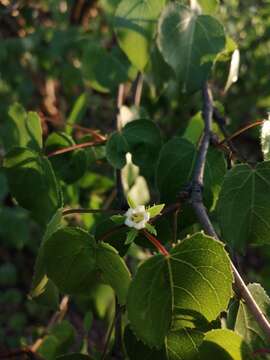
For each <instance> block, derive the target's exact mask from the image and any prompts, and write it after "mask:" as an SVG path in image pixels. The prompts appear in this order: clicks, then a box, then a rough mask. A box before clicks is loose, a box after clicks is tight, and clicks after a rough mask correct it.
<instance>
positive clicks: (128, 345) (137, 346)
mask: <svg viewBox="0 0 270 360" xmlns="http://www.w3.org/2000/svg"><path fill="white" fill-rule="evenodd" d="M124 343H125V349H126V352H127V355H128V358H129V359H130V360H142V359H143V360H152V359H155V360H165V359H166V355H165V349H162V350H157V349H155V348H152V349H151V348H150V347H148V346H147V345H145V344H144V343H143V342H142V341H140V340H139V339H137V338H136V336H135V335H134V334H133V332H132V331H131V329H130V327H129V326H126V328H125V333H124Z"/></svg>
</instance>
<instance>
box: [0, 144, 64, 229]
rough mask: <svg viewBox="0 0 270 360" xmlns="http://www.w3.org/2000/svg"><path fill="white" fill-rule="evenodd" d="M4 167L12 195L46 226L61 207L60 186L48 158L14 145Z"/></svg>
mask: <svg viewBox="0 0 270 360" xmlns="http://www.w3.org/2000/svg"><path fill="white" fill-rule="evenodd" d="M4 168H5V170H6V174H7V177H8V183H9V188H10V191H11V194H12V196H14V197H15V198H16V200H17V201H18V203H19V204H20V205H21V206H22V207H24V208H25V209H27V210H30V211H31V214H32V216H33V217H34V218H35V219H36V220H37V221H38V222H39V223H41V224H42V225H45V224H46V223H47V222H48V221H49V220H50V219H51V217H52V216H53V214H54V213H55V211H56V210H57V209H58V208H61V207H62V194H61V189H60V187H59V184H58V183H57V181H56V178H55V175H54V172H53V170H52V168H51V165H50V163H49V161H48V160H47V159H46V158H45V157H43V156H41V155H39V154H38V153H36V152H34V151H32V150H30V149H24V148H14V149H12V150H11V151H10V152H9V153H8V154H7V156H6V158H5V160H4ZM26 189H28V190H27V191H26Z"/></svg>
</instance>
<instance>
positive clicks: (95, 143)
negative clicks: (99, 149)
mask: <svg viewBox="0 0 270 360" xmlns="http://www.w3.org/2000/svg"><path fill="white" fill-rule="evenodd" d="M105 142H106V140H100V141H88V142H85V143H82V144H76V145H72V146H68V147H65V148H63V149H59V150H55V151H53V152H51V153H49V154H48V155H47V156H48V157H52V156H56V155H60V154H65V153H67V152H70V151H73V150H77V149H83V148H88V147H92V146H98V145H103V144H104V143H105Z"/></svg>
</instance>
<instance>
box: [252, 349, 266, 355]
mask: <svg viewBox="0 0 270 360" xmlns="http://www.w3.org/2000/svg"><path fill="white" fill-rule="evenodd" d="M262 354H270V349H258V350H256V351H254V353H253V355H254V356H256V355H262Z"/></svg>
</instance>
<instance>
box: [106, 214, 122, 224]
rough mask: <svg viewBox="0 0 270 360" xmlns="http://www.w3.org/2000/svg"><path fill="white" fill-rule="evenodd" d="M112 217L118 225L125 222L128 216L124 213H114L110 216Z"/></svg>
mask: <svg viewBox="0 0 270 360" xmlns="http://www.w3.org/2000/svg"><path fill="white" fill-rule="evenodd" d="M110 219H111V220H112V221H113V222H114V223H115V224H118V225H121V224H124V222H125V219H126V217H125V216H123V215H113V216H111V217H110Z"/></svg>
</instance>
